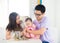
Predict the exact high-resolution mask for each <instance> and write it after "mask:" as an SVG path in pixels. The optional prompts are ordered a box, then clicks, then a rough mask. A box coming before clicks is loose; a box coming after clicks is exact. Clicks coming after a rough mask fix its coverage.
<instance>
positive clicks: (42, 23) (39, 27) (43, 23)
mask: <svg viewBox="0 0 60 43" xmlns="http://www.w3.org/2000/svg"><path fill="white" fill-rule="evenodd" d="M45 11H46V8H45V6H44V5H42V4H40V5H37V6H36V7H35V12H34V13H35V17H36V20H34V22H33V23H34V24H35V25H36V30H34V31H33V30H32V31H31V30H27V31H28V32H29V33H32V34H35V35H38V34H39V35H40V40H41V41H42V43H51V41H50V36H49V35H48V34H49V27H48V20H47V17H46V16H45Z"/></svg>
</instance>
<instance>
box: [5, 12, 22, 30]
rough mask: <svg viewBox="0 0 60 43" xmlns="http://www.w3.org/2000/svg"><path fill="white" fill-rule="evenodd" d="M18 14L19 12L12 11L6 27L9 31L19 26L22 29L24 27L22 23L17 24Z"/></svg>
mask: <svg viewBox="0 0 60 43" xmlns="http://www.w3.org/2000/svg"><path fill="white" fill-rule="evenodd" d="M17 16H18V14H17V13H16V12H12V13H10V15H9V24H8V25H7V27H6V29H8V31H12V30H14V31H15V28H17V26H18V28H19V29H20V30H21V31H22V27H21V26H20V24H18V25H17V24H16V17H17Z"/></svg>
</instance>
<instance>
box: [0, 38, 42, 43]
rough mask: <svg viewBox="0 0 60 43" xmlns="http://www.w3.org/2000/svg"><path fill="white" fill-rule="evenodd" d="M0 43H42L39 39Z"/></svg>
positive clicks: (3, 42)
mask: <svg viewBox="0 0 60 43" xmlns="http://www.w3.org/2000/svg"><path fill="white" fill-rule="evenodd" d="M0 43H42V42H41V40H39V39H37V40H36V39H29V40H20V41H15V40H0Z"/></svg>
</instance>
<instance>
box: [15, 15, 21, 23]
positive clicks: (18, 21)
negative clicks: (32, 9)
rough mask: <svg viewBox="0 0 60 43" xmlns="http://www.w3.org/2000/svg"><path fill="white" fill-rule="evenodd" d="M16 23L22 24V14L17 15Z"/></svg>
mask: <svg viewBox="0 0 60 43" xmlns="http://www.w3.org/2000/svg"><path fill="white" fill-rule="evenodd" d="M16 23H17V24H20V16H19V15H18V16H17V17H16Z"/></svg>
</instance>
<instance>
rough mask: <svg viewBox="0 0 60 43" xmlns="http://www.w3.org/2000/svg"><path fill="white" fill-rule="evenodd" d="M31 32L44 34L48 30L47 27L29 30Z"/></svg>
mask: <svg viewBox="0 0 60 43" xmlns="http://www.w3.org/2000/svg"><path fill="white" fill-rule="evenodd" d="M27 31H28V32H29V33H32V34H35V35H43V34H44V32H45V31H46V28H40V29H39V30H33V31H31V30H27Z"/></svg>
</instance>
